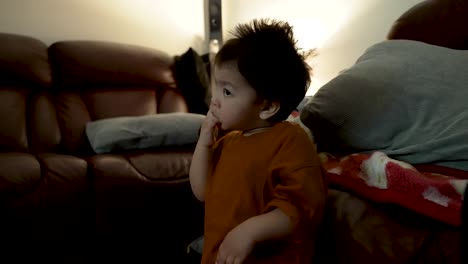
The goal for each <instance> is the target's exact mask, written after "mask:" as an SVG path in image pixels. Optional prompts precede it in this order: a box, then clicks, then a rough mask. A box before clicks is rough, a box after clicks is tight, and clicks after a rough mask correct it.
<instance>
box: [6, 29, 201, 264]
mask: <svg viewBox="0 0 468 264" xmlns="http://www.w3.org/2000/svg"><path fill="white" fill-rule="evenodd" d="M173 63H174V60H173V58H172V57H170V56H169V55H167V54H166V53H163V52H160V51H157V50H154V49H149V48H144V47H139V46H133V45H125V44H118V43H110V42H100V41H61V42H56V43H53V44H52V45H50V46H48V45H46V44H44V43H43V42H42V41H40V40H38V39H34V38H31V37H28V36H20V35H15V34H7V33H0V229H1V231H0V233H1V235H0V241H1V244H2V245H6V246H2V254H1V255H2V256H3V257H5V256H7V255H9V256H11V257H14V258H15V259H16V260H17V261H19V262H20V260H22V259H24V260H26V259H30V258H31V259H34V260H46V261H49V262H58V263H94V262H101V261H103V262H107V261H114V262H115V261H117V262H128V263H141V262H143V261H151V262H153V263H179V262H181V261H183V256H184V255H185V250H186V246H187V245H188V244H189V243H190V241H191V240H193V239H194V238H196V237H197V236H198V235H201V232H202V222H203V211H202V205H201V204H200V203H198V202H197V201H196V199H195V198H194V197H193V195H192V193H191V190H190V185H189V181H188V170H189V164H190V160H191V155H192V151H193V147H192V146H188V147H184V148H182V147H178V148H175V147H173V148H155V149H151V150H139V151H127V152H122V153H112V154H100V155H96V154H94V153H93V151H92V149H91V147H90V145H89V143H88V141H87V138H86V135H85V132H84V129H85V125H86V123H87V122H89V121H92V120H97V119H103V118H110V117H117V116H139V115H149V114H159V113H169V112H187V104H186V101H185V100H184V98H183V96H182V95H181V93H180V89H178V87H177V83H176V81H175V79H174V77H173V67H172V66H173Z"/></svg>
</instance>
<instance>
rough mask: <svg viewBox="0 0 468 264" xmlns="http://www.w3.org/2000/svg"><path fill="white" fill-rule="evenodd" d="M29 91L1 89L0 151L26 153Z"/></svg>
mask: <svg viewBox="0 0 468 264" xmlns="http://www.w3.org/2000/svg"><path fill="white" fill-rule="evenodd" d="M29 94H30V93H29V91H28V90H27V89H26V88H25V87H23V88H22V89H20V88H18V87H11V86H6V87H5V86H3V87H1V88H0V120H1V126H0V150H2V151H26V150H27V149H28V139H27V132H26V104H27V100H28V96H29Z"/></svg>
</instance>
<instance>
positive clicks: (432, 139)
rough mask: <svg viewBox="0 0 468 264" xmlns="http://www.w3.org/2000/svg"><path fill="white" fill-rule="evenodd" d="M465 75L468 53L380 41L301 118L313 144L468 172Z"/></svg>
mask: <svg viewBox="0 0 468 264" xmlns="http://www.w3.org/2000/svg"><path fill="white" fill-rule="evenodd" d="M467 69H468V51H466V50H454V49H449V48H444V47H440V46H434V45H429V44H426V43H423V42H418V41H411V40H388V41H383V42H380V43H377V44H375V45H373V46H371V47H370V48H368V49H367V50H366V51H365V52H364V54H363V55H362V56H361V57H360V58H359V59H358V60H357V62H356V63H355V64H354V65H353V66H352V67H350V68H348V69H346V70H344V71H342V72H341V73H340V74H339V75H338V76H337V77H335V78H334V79H332V80H331V81H329V82H328V83H326V84H325V85H324V86H322V87H321V88H320V89H319V90H318V91H317V93H316V94H315V95H314V96H313V97H312V98H311V100H310V101H309V102H308V104H307V105H306V106H305V107H304V109H303V111H302V114H301V119H302V121H303V123H304V124H305V125H306V126H308V127H309V128H310V129H311V130H312V133H313V134H314V137H315V139H316V142H317V144H318V145H322V146H334V147H335V150H336V147H337V145H338V146H342V147H343V148H346V149H347V150H349V151H356V152H360V151H374V150H380V151H383V152H384V153H386V154H387V155H389V156H391V157H392V158H395V159H399V160H402V161H406V162H409V163H438V164H441V165H446V166H449V167H455V168H459V169H465V170H468V140H467V139H468V104H467V103H466V100H467V98H468V74H467ZM323 130H328V131H323ZM321 135H322V136H321ZM321 141H325V142H321ZM322 150H323V151H327V149H326V148H325V149H322Z"/></svg>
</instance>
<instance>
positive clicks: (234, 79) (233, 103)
mask: <svg viewBox="0 0 468 264" xmlns="http://www.w3.org/2000/svg"><path fill="white" fill-rule="evenodd" d="M214 78H215V85H214V88H213V91H212V96H213V97H212V100H211V107H210V109H211V111H212V113H213V115H214V116H215V117H216V118H217V119H218V120H219V122H220V125H221V129H223V130H244V131H245V130H251V129H254V128H257V127H258V126H259V124H260V123H261V122H262V120H261V119H260V117H259V113H260V111H261V109H262V104H260V103H258V102H257V93H256V92H255V90H254V89H253V88H252V87H251V86H250V85H249V83H248V82H247V80H245V79H244V77H243V76H242V75H241V74H240V73H239V70H238V68H237V63H236V62H234V61H233V62H225V63H223V64H221V65H216V66H215V71H214Z"/></svg>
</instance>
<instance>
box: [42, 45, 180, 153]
mask: <svg viewBox="0 0 468 264" xmlns="http://www.w3.org/2000/svg"><path fill="white" fill-rule="evenodd" d="M49 60H50V65H51V68H52V74H53V85H54V87H53V90H54V98H55V104H56V108H57V118H58V121H59V125H60V130H61V132H62V143H63V146H64V148H65V151H66V152H72V153H76V152H86V151H88V150H90V148H89V146H88V145H87V140H86V136H85V133H84V131H85V126H86V123H87V122H89V121H93V120H98V119H103V118H111V117H118V116H140V115H150V114H156V113H164V112H180V111H182V112H186V111H187V108H186V105H185V103H184V102H185V101H184V99H183V97H182V95H179V94H178V92H177V89H176V84H175V80H174V78H173V75H172V70H171V65H172V64H173V59H172V57H170V56H169V55H167V54H166V53H163V52H160V51H157V50H154V49H150V48H145V47H140V46H134V45H125V44H117V43H111V42H102V41H62V42H57V43H54V44H53V45H51V47H50V48H49ZM167 97H171V98H170V99H169V100H165V99H167Z"/></svg>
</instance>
